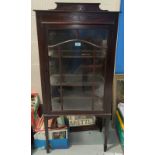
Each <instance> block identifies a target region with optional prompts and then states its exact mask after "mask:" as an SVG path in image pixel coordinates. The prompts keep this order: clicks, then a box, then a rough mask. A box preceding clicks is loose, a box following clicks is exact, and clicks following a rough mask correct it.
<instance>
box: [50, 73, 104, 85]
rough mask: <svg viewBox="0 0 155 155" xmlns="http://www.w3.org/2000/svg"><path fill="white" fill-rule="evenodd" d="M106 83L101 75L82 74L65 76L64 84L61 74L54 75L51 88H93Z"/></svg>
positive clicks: (63, 76) (63, 77)
mask: <svg viewBox="0 0 155 155" xmlns="http://www.w3.org/2000/svg"><path fill="white" fill-rule="evenodd" d="M103 83H104V78H103V77H102V76H101V75H92V74H87V75H82V74H81V75H80V74H63V75H62V82H61V76H60V75H59V74H53V75H51V77H50V84H51V86H92V85H95V86H96V85H100V84H103Z"/></svg>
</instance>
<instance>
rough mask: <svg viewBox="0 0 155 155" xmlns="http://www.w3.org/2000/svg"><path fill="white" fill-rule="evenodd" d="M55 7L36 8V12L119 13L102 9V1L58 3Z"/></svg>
mask: <svg viewBox="0 0 155 155" xmlns="http://www.w3.org/2000/svg"><path fill="white" fill-rule="evenodd" d="M56 4H57V7H56V8H55V9H49V10H34V11H36V12H101V13H119V12H118V11H108V10H101V9H100V8H99V5H100V3H56Z"/></svg>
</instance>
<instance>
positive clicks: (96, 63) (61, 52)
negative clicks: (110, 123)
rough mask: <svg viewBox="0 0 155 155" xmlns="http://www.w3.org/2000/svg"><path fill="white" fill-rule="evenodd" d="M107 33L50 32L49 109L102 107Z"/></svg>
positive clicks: (91, 31) (89, 31) (101, 31)
mask: <svg viewBox="0 0 155 155" xmlns="http://www.w3.org/2000/svg"><path fill="white" fill-rule="evenodd" d="M107 36H108V32H107V31H103V30H101V29H83V30H54V31H49V40H48V43H49V46H48V49H49V51H48V55H49V68H50V71H49V72H50V84H51V103H52V110H56V111H60V110H85V111H90V110H97V111H98V110H103V96H104V70H105V59H106V51H107Z"/></svg>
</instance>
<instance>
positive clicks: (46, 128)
mask: <svg viewBox="0 0 155 155" xmlns="http://www.w3.org/2000/svg"><path fill="white" fill-rule="evenodd" d="M44 125H45V137H46V152H47V153H49V152H50V150H49V137H48V118H47V117H44Z"/></svg>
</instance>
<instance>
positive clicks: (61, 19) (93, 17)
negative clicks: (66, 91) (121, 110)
mask: <svg viewBox="0 0 155 155" xmlns="http://www.w3.org/2000/svg"><path fill="white" fill-rule="evenodd" d="M35 12H36V19H37V34H38V46H39V59H40V74H41V85H42V96H43V107H44V117H45V128H46V127H47V119H49V118H51V117H56V116H59V115H95V116H99V117H102V118H104V119H105V120H106V126H105V127H106V128H105V143H104V147H105V151H106V149H107V141H108V128H109V126H108V124H109V119H110V118H111V107H112V82H113V72H114V62H115V48H116V39H117V26H118V13H119V12H109V11H107V10H100V9H99V3H95V4H87V3H57V8H56V9H55V10H35ZM94 28H95V29H102V30H107V31H108V47H107V53H106V58H105V64H104V65H103V68H102V66H101V67H100V68H98V69H102V73H103V75H104V77H105V79H104V97H103V105H102V106H103V109H100V110H95V107H94V104H93V103H92V108H91V110H64V108H63V93H62V83H63V76H64V75H63V70H62V68H60V71H61V73H60V74H61V82H60V88H61V110H58V111H54V109H52V106H51V105H52V103H51V93H52V90H51V85H50V73H49V69H50V67H49V56H48V46H49V45H48V32H49V30H64V29H77V30H80V29H94ZM71 39H72V38H71ZM58 57H59V64H60V67H61V65H62V64H61V53H60V52H59V55H58ZM87 59H88V58H87ZM95 59H96V55H95V53H94V54H93V60H95ZM85 60H86V58H85ZM93 62H94V63H93V65H92V67H91V68H92V70H93V73H94V74H95V72H96V67H97V65H96V64H95V61H93ZM74 86H76V83H75V84H74ZM94 87H95V83H94V82H93V83H92V100H94V98H95V94H94ZM102 123H103V121H100V123H99V124H102ZM88 128H89V127H88ZM100 130H102V127H100ZM45 131H46V142H47V141H48V136H47V135H48V129H47V128H46V130H45ZM47 152H49V147H48V142H47Z"/></svg>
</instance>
